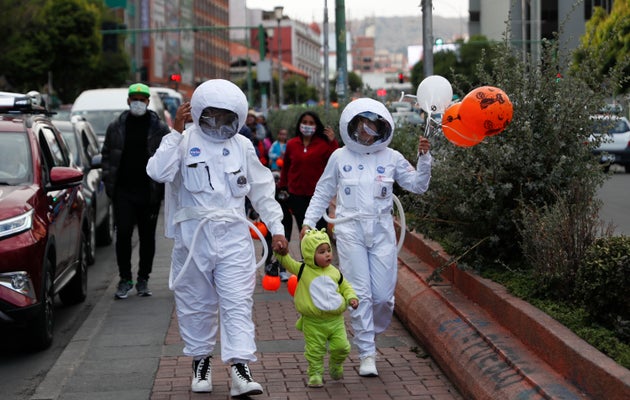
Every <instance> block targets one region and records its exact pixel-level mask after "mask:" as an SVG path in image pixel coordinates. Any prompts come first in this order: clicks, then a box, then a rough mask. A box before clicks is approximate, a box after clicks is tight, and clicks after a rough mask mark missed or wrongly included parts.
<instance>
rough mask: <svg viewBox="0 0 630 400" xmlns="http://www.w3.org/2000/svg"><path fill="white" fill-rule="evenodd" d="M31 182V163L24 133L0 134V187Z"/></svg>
mask: <svg viewBox="0 0 630 400" xmlns="http://www.w3.org/2000/svg"><path fill="white" fill-rule="evenodd" d="M32 181H33V163H32V162H31V153H30V151H29V145H28V138H27V136H26V134H25V133H20V132H10V133H2V134H0V185H19V184H23V183H31V182H32Z"/></svg>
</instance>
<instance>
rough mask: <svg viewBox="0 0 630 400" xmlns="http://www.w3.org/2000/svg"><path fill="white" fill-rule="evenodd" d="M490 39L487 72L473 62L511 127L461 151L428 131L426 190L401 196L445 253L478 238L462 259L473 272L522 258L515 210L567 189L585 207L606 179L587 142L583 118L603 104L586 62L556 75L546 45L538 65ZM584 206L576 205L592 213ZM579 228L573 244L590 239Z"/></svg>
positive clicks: (519, 214)
mask: <svg viewBox="0 0 630 400" xmlns="http://www.w3.org/2000/svg"><path fill="white" fill-rule="evenodd" d="M496 46H497V48H496V51H495V52H494V54H498V56H497V57H495V58H493V59H492V60H491V61H492V71H491V72H490V73H488V72H486V71H485V70H484V69H483V68H479V69H478V72H479V79H480V82H482V84H483V85H489V86H495V87H498V88H501V89H502V90H503V91H505V92H506V93H507V95H508V97H509V98H510V100H511V102H512V104H513V105H514V115H513V119H512V121H511V123H510V125H509V126H508V127H507V129H506V130H505V131H503V132H502V133H500V134H499V135H496V136H492V137H488V138H486V139H485V140H484V141H483V142H482V143H480V144H478V145H476V146H474V147H470V148H462V147H456V146H454V145H453V144H451V143H450V142H448V141H446V140H445V139H444V138H443V136H442V135H441V134H438V135H434V136H432V137H431V138H430V140H431V142H432V153H433V156H434V158H435V163H434V168H433V173H432V181H431V186H430V188H429V191H428V192H427V193H426V194H425V195H424V196H415V195H409V194H404V195H403V196H401V197H403V202H404V204H405V209H406V210H407V211H408V212H417V211H420V212H422V215H419V216H416V218H408V220H409V222H410V228H412V229H415V230H417V231H419V232H422V233H424V234H426V235H427V236H429V237H431V238H433V239H434V240H437V241H439V242H440V243H441V244H442V245H443V246H444V247H445V249H446V250H447V251H448V252H449V253H451V254H453V255H458V254H462V253H465V252H466V250H467V249H470V248H472V247H474V246H475V245H477V244H479V243H480V242H482V241H483V243H482V244H481V245H479V246H477V247H476V249H475V250H474V251H473V252H470V253H469V254H468V255H467V256H466V257H465V258H464V260H462V263H464V264H470V265H472V266H473V267H475V268H477V269H480V268H482V267H485V266H488V265H491V264H497V265H514V264H522V263H523V260H524V257H523V256H524V250H523V249H522V248H521V245H520V244H521V242H522V236H521V232H520V231H519V227H521V226H523V225H524V223H523V216H524V215H526V214H524V212H523V210H524V209H530V210H536V209H541V208H543V207H549V206H551V205H553V204H555V203H556V202H558V199H567V200H566V204H569V200H568V199H571V198H572V195H573V194H574V192H573V191H574V188H576V187H579V188H581V196H583V197H584V199H585V201H584V202H583V203H582V204H584V205H588V204H590V202H589V201H587V200H588V199H592V198H594V196H595V194H596V191H597V188H598V187H599V186H600V185H601V184H602V183H603V181H604V179H605V175H604V174H603V173H602V172H601V168H600V167H599V165H598V164H597V161H596V160H595V158H594V157H593V156H592V154H591V150H592V148H593V146H594V144H593V143H591V142H589V133H590V125H591V124H590V122H589V116H590V115H591V114H593V113H595V111H596V110H598V109H599V108H600V107H601V105H602V104H603V103H604V101H603V97H602V96H603V94H602V93H600V92H596V91H593V90H591V89H590V86H589V83H588V82H587V77H585V75H588V73H589V72H588V68H585V69H583V70H580V71H576V73H575V74H568V75H567V76H565V78H564V79H562V80H559V81H557V80H556V77H557V72H558V70H559V69H560V70H561V69H562V67H561V66H560V65H559V64H560V62H559V59H558V57H557V54H558V52H557V51H558V49H557V46H555V44H554V43H553V42H545V43H543V45H542V49H543V52H542V62H541V63H540V65H538V64H536V63H534V62H532V61H531V60H529V59H528V58H527V57H525V58H524V57H523V56H522V54H520V53H517V52H516V51H515V50H514V49H513V48H512V47H511V46H510V45H509V43H507V42H506V43H501V44H497V45H496ZM586 211H588V210H584V209H583V210H575V212H576V213H580V212H584V213H585V214H587V215H590V216H592V213H590V212H588V213H587V212H586ZM583 233H584V232H574V234H576V236H575V237H574V238H573V239H574V240H575V241H581V242H582V243H581V244H580V245H579V246H582V247H584V245H585V244H588V241H589V240H590V237H581V236H579V235H582V234H583ZM460 264H461V263H460Z"/></svg>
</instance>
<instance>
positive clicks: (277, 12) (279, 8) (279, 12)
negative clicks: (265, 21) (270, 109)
mask: <svg viewBox="0 0 630 400" xmlns="http://www.w3.org/2000/svg"><path fill="white" fill-rule="evenodd" d="M283 10H284V7H282V6H277V7H276V8H274V9H273V14H274V16H275V17H276V21H278V109H280V108H281V107H282V99H283V97H282V35H281V34H280V22H281V21H282V11H283Z"/></svg>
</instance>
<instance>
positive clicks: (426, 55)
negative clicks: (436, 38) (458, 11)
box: [421, 0, 433, 78]
mask: <svg viewBox="0 0 630 400" xmlns="http://www.w3.org/2000/svg"><path fill="white" fill-rule="evenodd" d="M421 5H422V58H423V60H424V62H423V63H422V66H423V72H424V77H425V78H426V77H427V76H431V75H433V2H432V0H422V3H421Z"/></svg>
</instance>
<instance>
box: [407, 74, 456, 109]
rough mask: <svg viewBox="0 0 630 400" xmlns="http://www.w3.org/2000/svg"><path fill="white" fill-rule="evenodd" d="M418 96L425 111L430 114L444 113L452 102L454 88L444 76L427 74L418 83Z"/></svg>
mask: <svg viewBox="0 0 630 400" xmlns="http://www.w3.org/2000/svg"><path fill="white" fill-rule="evenodd" d="M416 98H417V101H418V104H419V105H420V107H421V108H422V109H423V110H424V111H426V112H428V113H429V114H442V113H444V111H445V110H446V108H447V107H448V106H449V105H450V104H451V101H452V99H453V88H452V87H451V83H450V82H449V81H448V79H446V78H444V77H443V76H440V75H431V76H427V77H426V78H424V79H423V80H422V82H420V85H418V91H417V94H416Z"/></svg>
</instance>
